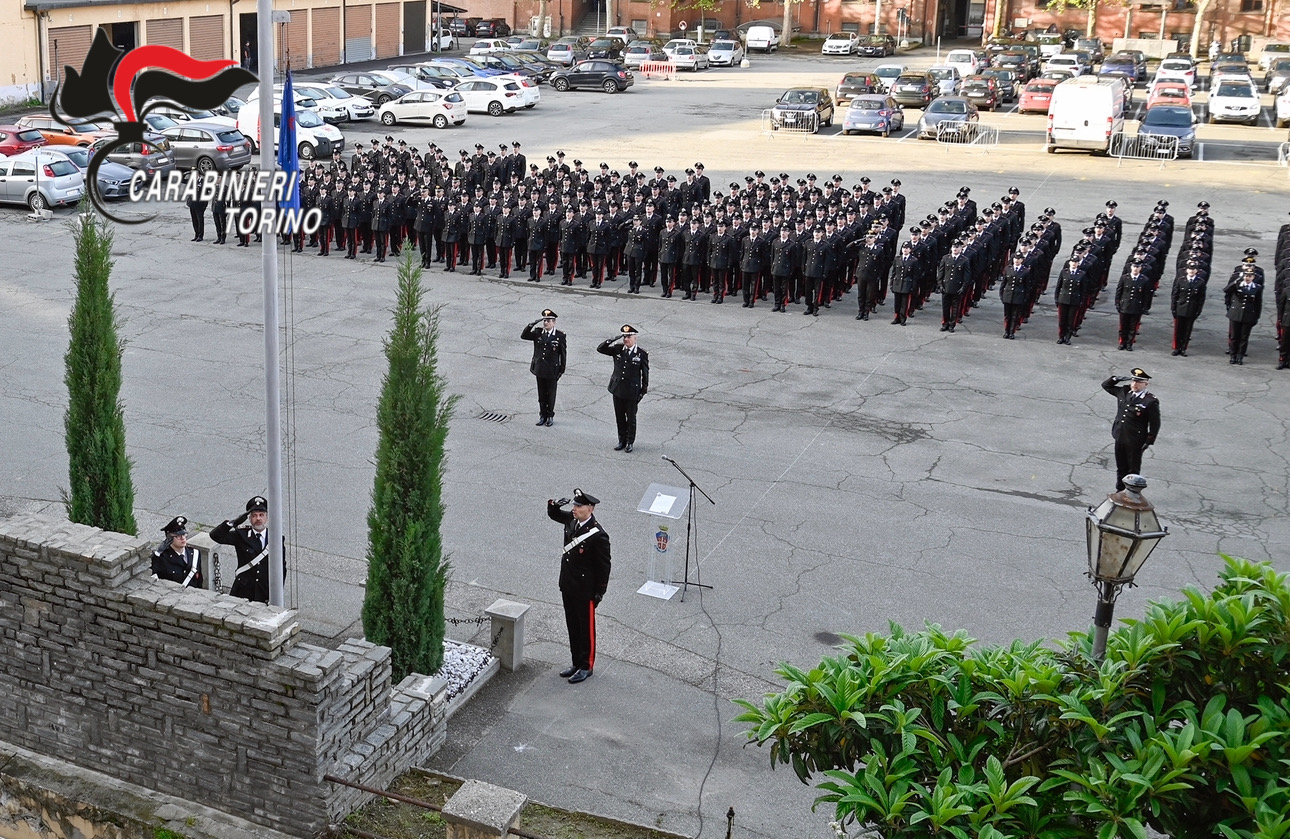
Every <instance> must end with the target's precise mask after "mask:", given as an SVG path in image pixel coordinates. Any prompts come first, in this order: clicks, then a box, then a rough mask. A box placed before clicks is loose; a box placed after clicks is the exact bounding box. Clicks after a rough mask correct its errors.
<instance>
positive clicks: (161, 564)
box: [152, 516, 202, 588]
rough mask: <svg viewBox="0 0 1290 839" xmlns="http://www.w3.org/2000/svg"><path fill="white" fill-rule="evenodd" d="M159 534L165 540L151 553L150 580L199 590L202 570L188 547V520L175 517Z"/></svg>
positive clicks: (195, 553) (195, 552) (193, 552)
mask: <svg viewBox="0 0 1290 839" xmlns="http://www.w3.org/2000/svg"><path fill="white" fill-rule="evenodd" d="M161 532H162V533H164V534H165V535H166V538H165V539H164V540H162V542H161V545H160V546H158V548H157V549H156V550H155V551H153V552H152V579H154V580H169V581H170V582H172V583H179V584H180V585H181V586H185V587H192V588H201V587H202V569H201V564H200V562H199V561H198V558H197V551H195V550H193V549H192V548H190V547H188V519H186V518H184V517H183V516H175V517H174V518H173V519H171V520H170V522H169V523H168V524H167V525H166V526H165V527H163V528H161Z"/></svg>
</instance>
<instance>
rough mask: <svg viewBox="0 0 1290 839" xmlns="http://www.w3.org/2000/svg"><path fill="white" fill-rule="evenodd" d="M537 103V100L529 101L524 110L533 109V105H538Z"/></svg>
mask: <svg viewBox="0 0 1290 839" xmlns="http://www.w3.org/2000/svg"><path fill="white" fill-rule="evenodd" d="M536 104H537V103H536V102H530V103H528V104H527V105H525V106H524V110H526V111H531V110H533V106H534V105H536Z"/></svg>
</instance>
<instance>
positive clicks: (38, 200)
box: [0, 148, 85, 210]
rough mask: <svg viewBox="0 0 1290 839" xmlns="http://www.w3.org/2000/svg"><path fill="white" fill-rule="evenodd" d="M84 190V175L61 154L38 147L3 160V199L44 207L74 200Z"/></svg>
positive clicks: (0, 164)
mask: <svg viewBox="0 0 1290 839" xmlns="http://www.w3.org/2000/svg"><path fill="white" fill-rule="evenodd" d="M84 194H85V176H84V175H83V174H81V170H80V169H77V168H76V166H75V165H74V164H73V163H72V162H71V161H70V160H68V159H67V158H66V157H63V156H62V155H61V154H54V153H52V152H48V151H45V150H44V149H39V148H37V149H29V150H28V151H25V152H22V153H21V154H18V155H15V156H13V157H9V158H5V159H4V160H0V203H4V204H26V205H27V206H28V207H30V208H31V209H32V210H44V209H47V208H49V207H61V206H65V205H68V204H75V203H76V202H77V201H80V200H81V196H83V195H84Z"/></svg>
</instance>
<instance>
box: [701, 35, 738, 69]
mask: <svg viewBox="0 0 1290 839" xmlns="http://www.w3.org/2000/svg"><path fill="white" fill-rule="evenodd" d="M708 61H709V62H711V64H712V66H713V67H735V66H738V65H740V64H742V63H743V61H744V46H743V44H741V43H739V42H738V41H737V40H734V39H732V38H731V39H723V40H720V41H713V42H712V46H711V47H709V48H708Z"/></svg>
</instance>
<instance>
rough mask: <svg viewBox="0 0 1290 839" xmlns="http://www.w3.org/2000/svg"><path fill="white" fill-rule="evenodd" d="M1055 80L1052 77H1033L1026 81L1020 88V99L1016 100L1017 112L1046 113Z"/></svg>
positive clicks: (1055, 84)
mask: <svg viewBox="0 0 1290 839" xmlns="http://www.w3.org/2000/svg"><path fill="white" fill-rule="evenodd" d="M1056 86H1057V82H1055V81H1053V80H1052V79H1035V80H1033V81H1031V82H1027V83H1026V86H1025V87H1024V88H1022V89H1021V99H1020V101H1018V102H1017V113H1019V114H1031V113H1033V114H1046V113H1048V106H1049V104H1051V102H1052V99H1053V88H1054V87H1056Z"/></svg>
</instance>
